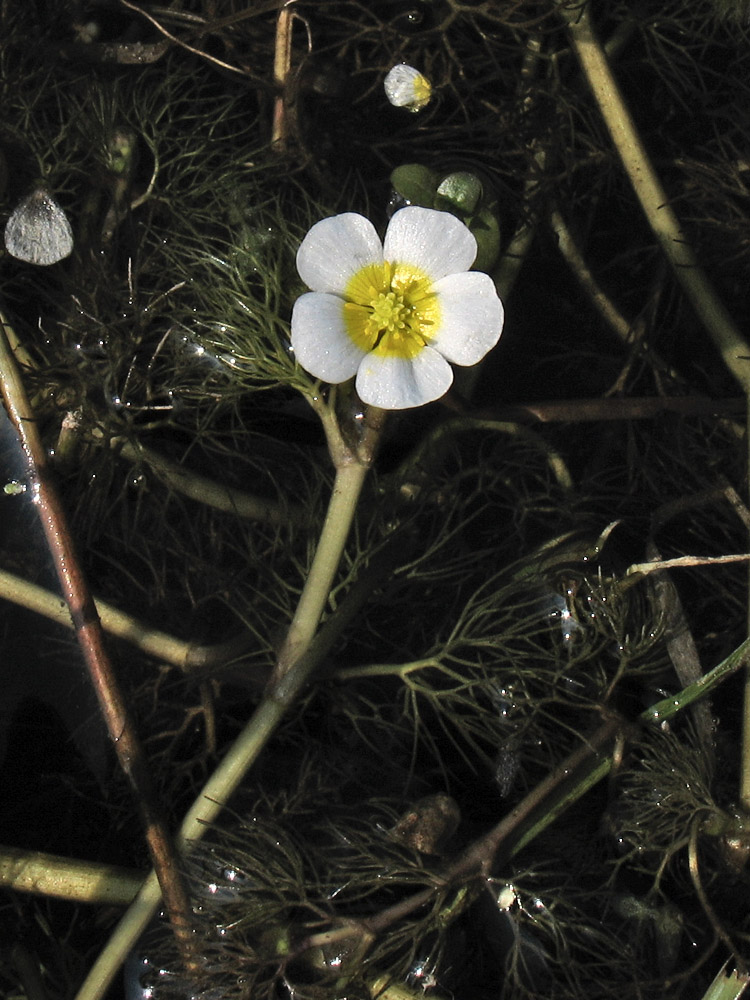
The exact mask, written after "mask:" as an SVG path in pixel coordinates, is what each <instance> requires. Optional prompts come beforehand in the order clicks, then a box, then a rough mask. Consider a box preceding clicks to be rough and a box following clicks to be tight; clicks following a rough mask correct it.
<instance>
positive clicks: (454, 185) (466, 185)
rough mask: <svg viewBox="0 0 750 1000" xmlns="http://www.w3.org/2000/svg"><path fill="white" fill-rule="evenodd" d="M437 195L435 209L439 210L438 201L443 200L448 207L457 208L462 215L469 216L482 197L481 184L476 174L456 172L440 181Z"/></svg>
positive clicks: (465, 171)
mask: <svg viewBox="0 0 750 1000" xmlns="http://www.w3.org/2000/svg"><path fill="white" fill-rule="evenodd" d="M437 193H438V198H436V199H435V208H441V207H442V206H441V205H440V204H439V201H440V200H441V199H445V201H446V202H447V203H448V206H450V207H452V208H457V209H458V210H459V212H462V213H463V214H464V215H471V214H472V213H473V212H474V210H475V209H476V207H477V205H478V204H479V199H480V198H481V197H482V182H481V181H480V180H479V178H478V177H477V175H476V174H472V173H469V171H468V170H458V171H456V173H453V174H448V175H447V176H446V177H444V178H443V179H442V180H441V181H440V185H439V187H438V189H437Z"/></svg>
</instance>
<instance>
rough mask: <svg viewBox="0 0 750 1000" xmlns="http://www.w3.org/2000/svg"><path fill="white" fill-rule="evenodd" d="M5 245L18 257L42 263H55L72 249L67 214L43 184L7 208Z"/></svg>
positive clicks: (11, 253)
mask: <svg viewBox="0 0 750 1000" xmlns="http://www.w3.org/2000/svg"><path fill="white" fill-rule="evenodd" d="M5 249H6V250H7V251H8V253H9V254H10V255H11V256H12V257H16V258H18V260H24V261H26V262H27V263H28V264H39V265H41V266H42V267H47V266H49V265H50V264H57V262H58V261H61V260H63V258H65V257H67V256H68V254H69V253H70V252H71V251H72V249H73V230H72V229H71V228H70V223H69V222H68V217H67V215H66V214H65V212H64V211H63V210H62V208H61V207H60V206H59V205H58V203H57V202H56V201H55V199H54V198H53V197H52V195H51V194H50V193H49V192H48V191H47V190H46V189H45V188H37V189H36V191H33V192H32V193H31V194H30V195H29V196H28V197H27V198H24V200H23V201H22V202H20V203H19V204H18V205H16V207H15V208H14V209H13V211H12V212H11V214H10V218H9V219H8V222H7V223H6V226H5Z"/></svg>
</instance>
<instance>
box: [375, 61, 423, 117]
mask: <svg viewBox="0 0 750 1000" xmlns="http://www.w3.org/2000/svg"><path fill="white" fill-rule="evenodd" d="M383 86H384V88H385V96H386V97H387V98H388V100H389V101H390V102H391V104H393V105H394V106H395V107H397V108H408V109H409V110H410V111H420V110H421V109H422V108H424V107H425V106H426V105H427V104H429V102H430V96H431V92H432V87H431V85H430V81H429V80H428V79H427V77H425V76H422V74H421V73H420V72H419V70H418V69H414V67H413V66H407V65H406V64H405V63H398V64H397V65H396V66H394V67H393V68H392V69H391V70H389V72H388V74H387V76H386V78H385V80H384V81H383Z"/></svg>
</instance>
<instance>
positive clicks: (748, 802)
mask: <svg viewBox="0 0 750 1000" xmlns="http://www.w3.org/2000/svg"><path fill="white" fill-rule="evenodd" d="M745 447H746V448H748V450H749V454H748V457H747V459H746V463H747V464H746V468H747V472H746V475H747V476H748V478H749V485H750V391H749V392H748V394H747V419H746V423H745ZM748 572H749V576H748V612H747V615H748V629H750V568H749V571H748ZM740 805H741V806H742V808H743V809H744V810H745V811H746V812H749V813H750V664H749V665H748V666H747V668H746V670H745V684H744V694H743V701H742V746H741V748H740Z"/></svg>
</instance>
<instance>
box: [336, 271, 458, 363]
mask: <svg viewBox="0 0 750 1000" xmlns="http://www.w3.org/2000/svg"><path fill="white" fill-rule="evenodd" d="M344 297H345V299H346V302H345V303H344V322H345V324H346V330H347V333H348V334H349V336H350V337H351V339H352V340H353V341H354V343H355V344H356V345H357V346H358V347H359V348H361V349H362V350H363V351H373V352H374V353H375V354H378V355H380V356H381V357H398V358H404V359H406V360H411V359H412V358H414V357H416V356H417V355H418V354H419V353H420V351H422V350H423V349H424V348H425V347H426V346H427V344H429V342H430V340H431V339H432V338H433V337H434V336H435V333H436V332H437V330H438V328H439V324H440V303H439V300H438V296H437V294H436V293H435V291H434V290H433V287H432V281H431V280H430V278H429V277H428V276H427V275H426V274H425V272H424V271H422V270H421V269H420V268H417V267H413V266H412V265H409V264H402V263H392V262H390V261H385V262H384V263H383V264H368V265H367V266H366V267H363V268H361V269H360V270H359V271H357V273H356V274H355V275H353V277H352V278H350V280H349V283H348V285H347V287H346V290H345V292H344Z"/></svg>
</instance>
